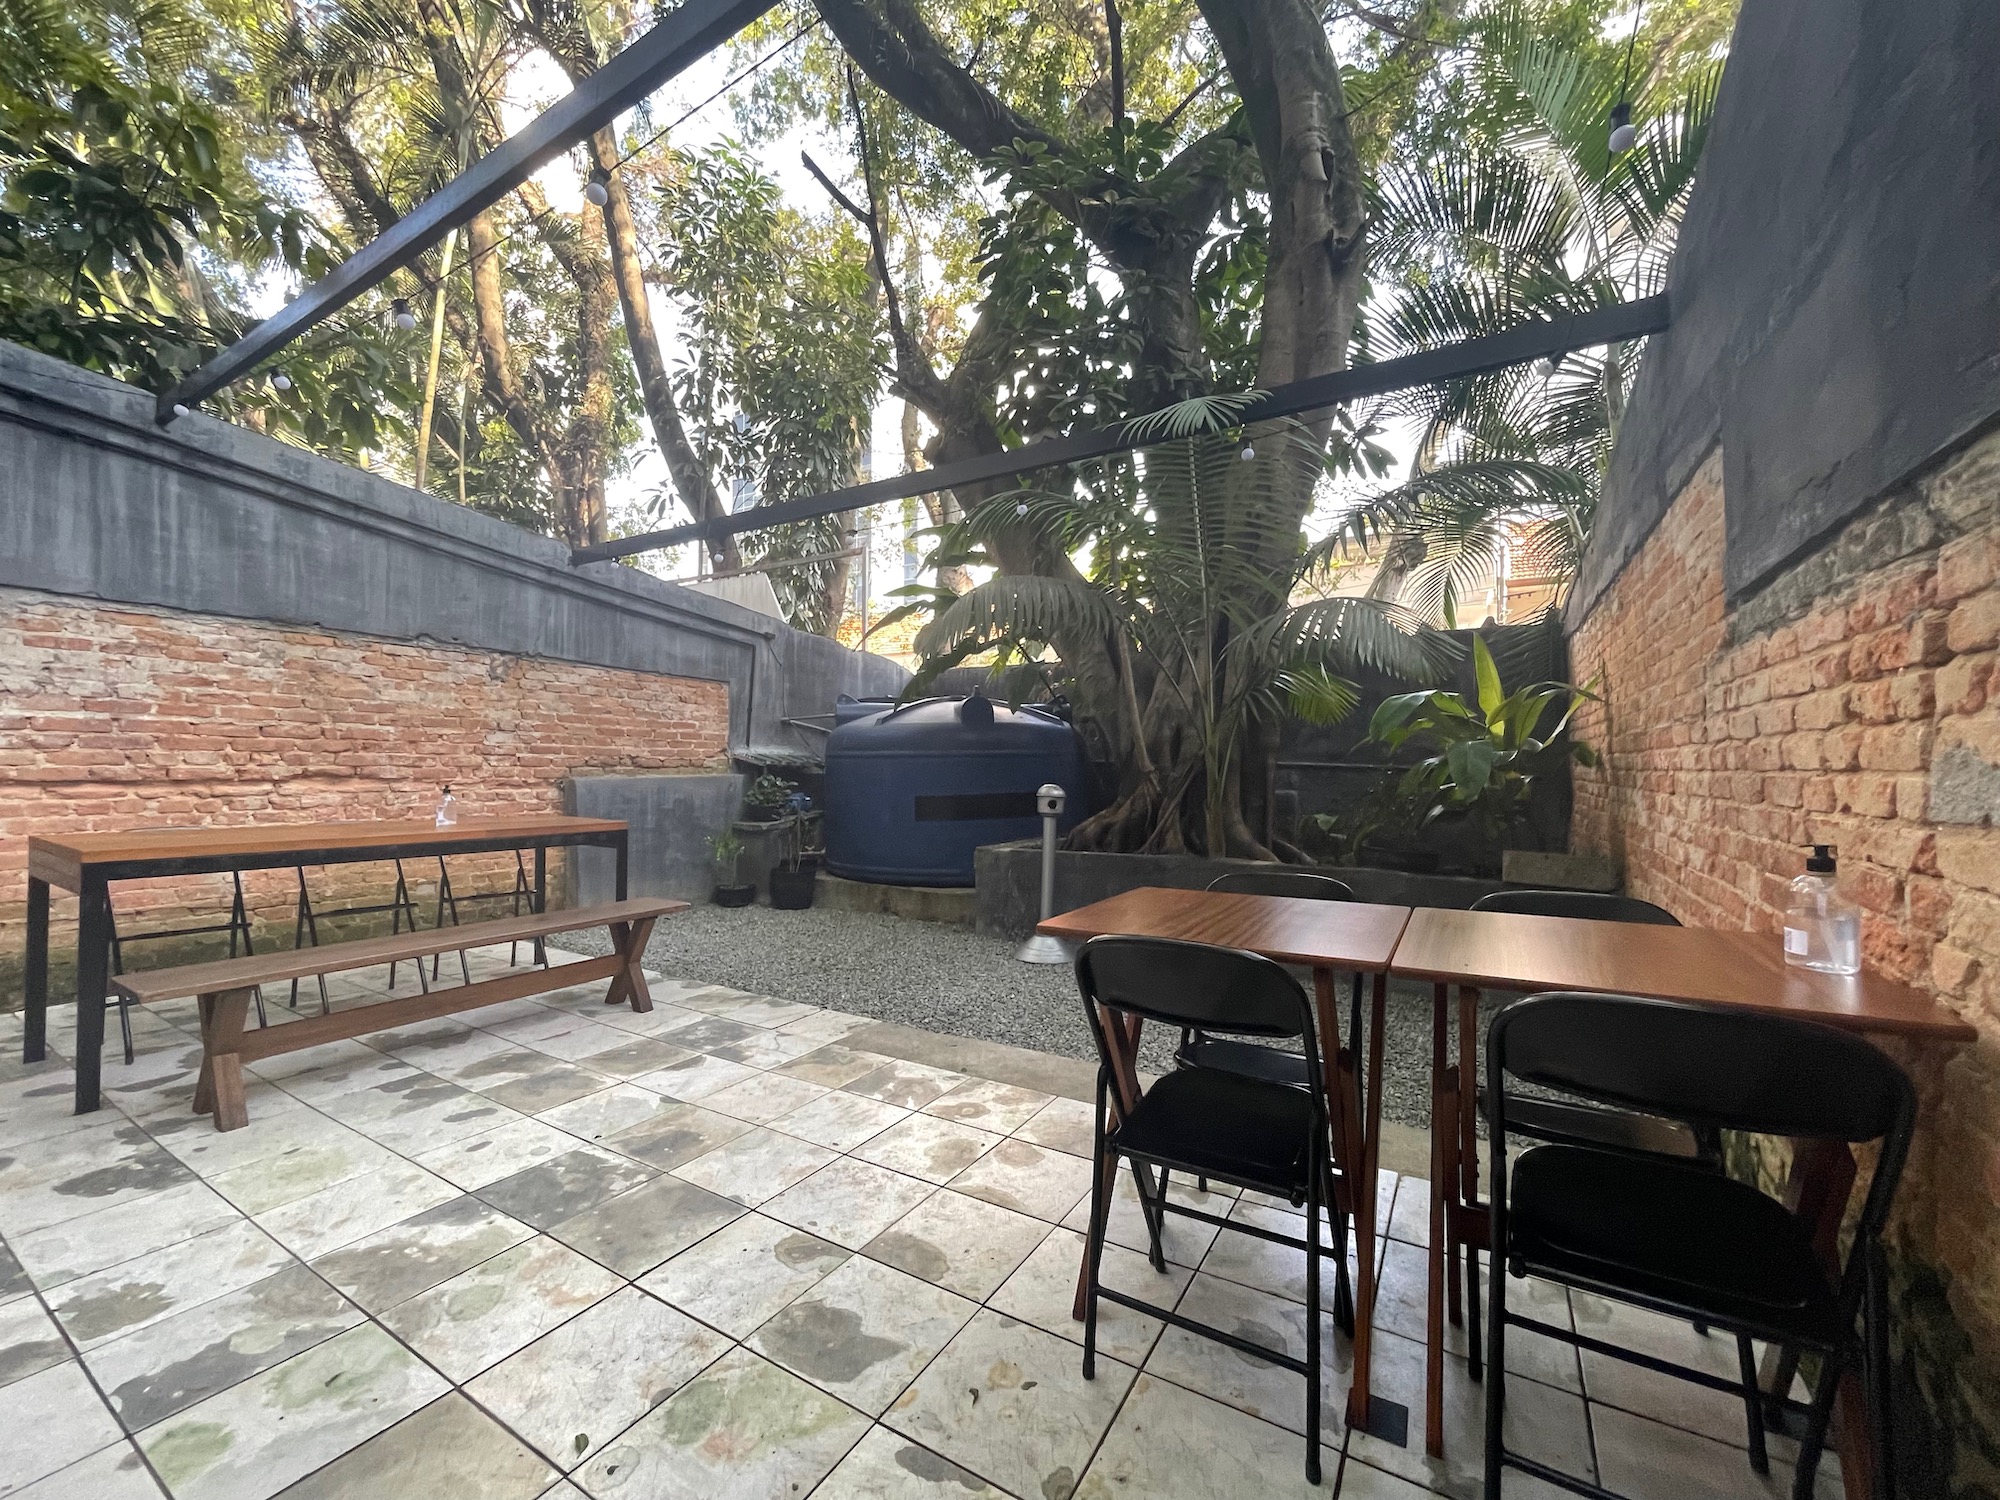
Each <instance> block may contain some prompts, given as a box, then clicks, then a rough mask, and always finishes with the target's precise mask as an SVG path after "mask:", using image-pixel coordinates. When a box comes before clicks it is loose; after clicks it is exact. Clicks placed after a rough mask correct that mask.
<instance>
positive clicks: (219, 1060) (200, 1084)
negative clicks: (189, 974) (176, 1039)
mask: <svg viewBox="0 0 2000 1500" xmlns="http://www.w3.org/2000/svg"><path fill="white" fill-rule="evenodd" d="M254 994H255V992H254V991H252V990H247V989H246V990H224V991H222V992H221V993H220V994H215V995H203V996H202V997H201V1010H202V1025H201V1042H202V1059H201V1076H200V1078H199V1079H198V1080H197V1081H196V1083H195V1108H196V1109H197V1110H201V1112H202V1113H204V1114H206V1113H211V1112H212V1113H213V1114H214V1115H215V1128H216V1129H217V1130H241V1129H242V1128H243V1127H244V1126H245V1125H248V1124H249V1123H250V1112H249V1109H248V1107H247V1106H246V1105H245V1103H244V1100H243V1057H242V1046H243V1022H244V1020H245V1019H246V1018H247V1017H248V1015H249V1013H250V1002H251V1000H252V998H253V997H254ZM204 1104H206V1106H207V1108H203V1106H204Z"/></svg>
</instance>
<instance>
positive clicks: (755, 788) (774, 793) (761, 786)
mask: <svg viewBox="0 0 2000 1500" xmlns="http://www.w3.org/2000/svg"><path fill="white" fill-rule="evenodd" d="M798 789H799V788H798V783H797V782H794V781H787V780H785V778H784V777H782V776H774V775H772V774H771V773H770V772H769V771H766V772H765V773H764V774H763V775H762V776H759V777H758V778H757V779H756V780H755V781H753V782H751V783H750V790H749V791H747V792H745V793H744V794H743V821H744V822H746V823H775V822H777V821H778V820H779V819H780V818H782V817H785V816H786V815H787V814H789V813H790V812H791V810H792V806H791V804H792V797H793V795H794V794H795V793H796V792H797V791H798Z"/></svg>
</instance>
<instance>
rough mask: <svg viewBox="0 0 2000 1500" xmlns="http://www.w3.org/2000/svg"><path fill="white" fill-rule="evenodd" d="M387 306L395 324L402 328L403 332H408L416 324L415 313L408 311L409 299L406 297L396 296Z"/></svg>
mask: <svg viewBox="0 0 2000 1500" xmlns="http://www.w3.org/2000/svg"><path fill="white" fill-rule="evenodd" d="M389 307H390V311H391V314H392V315H393V316H394V317H395V319H396V326H397V327H398V328H400V329H402V330H403V332H405V333H408V332H409V331H410V330H411V329H412V328H415V327H416V326H417V315H416V314H415V313H413V312H411V311H410V299H409V298H408V297H398V298H396V300H395V301H393V302H391V303H390V304H389Z"/></svg>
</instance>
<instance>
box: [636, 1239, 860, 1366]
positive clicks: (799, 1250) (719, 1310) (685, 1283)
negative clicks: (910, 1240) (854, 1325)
mask: <svg viewBox="0 0 2000 1500" xmlns="http://www.w3.org/2000/svg"><path fill="white" fill-rule="evenodd" d="M847 1257H848V1252H847V1251H846V1250H843V1249H842V1248H841V1247H840V1246H838V1245H835V1244H832V1243H830V1242H829V1241H826V1240H822V1239H819V1238H817V1237H815V1236H813V1235H810V1234H805V1233H802V1232H801V1231H799V1230H797V1229H794V1228H793V1227H792V1226H791V1225H789V1224H780V1223H779V1222H778V1221H777V1220H775V1219H767V1218H765V1217H764V1216H763V1215H761V1214H754V1213H752V1214H745V1215H744V1216H743V1217H742V1218H740V1219H738V1220H736V1221H735V1222H734V1223H732V1224H730V1225H728V1226H727V1227H726V1228H723V1229H718V1230H717V1231H716V1232H715V1233H714V1234H711V1235H710V1236H709V1237H708V1238H707V1239H705V1240H703V1241H701V1243H699V1244H697V1245H694V1246H692V1247H691V1248H689V1249H686V1250H683V1251H682V1252H681V1253H680V1254H679V1255H677V1256H675V1257H674V1258H673V1259H672V1260H670V1261H668V1262H667V1263H666V1264H665V1265H663V1266H661V1267H660V1268H659V1269H658V1270H656V1271H654V1272H652V1274H650V1275H649V1276H647V1277H646V1278H645V1279H644V1280H643V1281H641V1282H640V1285H641V1286H643V1287H645V1288H646V1289H647V1290H648V1291H650V1292H653V1293H655V1294H657V1295H658V1296H661V1297H664V1298H665V1299H666V1300H667V1301H668V1302H671V1303H672V1304H673V1305H674V1306H675V1307H678V1308H681V1309H682V1310H683V1311H686V1312H689V1313H692V1314H693V1315H694V1316H695V1317H697V1318H699V1319H701V1320H702V1322H704V1323H707V1324H709V1325H710V1326H711V1327H715V1328H720V1329H721V1330H722V1331H723V1332H724V1333H727V1334H728V1335H729V1336H730V1337H732V1338H737V1339H746V1338H748V1337H749V1336H750V1335H751V1334H752V1333H754V1332H756V1331H757V1329H758V1328H760V1327H762V1326H763V1324H764V1323H765V1322H766V1321H768V1320H769V1319H770V1318H771V1317H772V1316H773V1315H775V1314H776V1313H778V1312H779V1311H781V1310H782V1309H783V1308H784V1307H786V1306H787V1305H788V1304H790V1303H791V1302H792V1301H793V1300H794V1299H796V1298H798V1297H800V1296H803V1295H804V1294H805V1293H806V1292H808V1291H810V1290H811V1289H812V1288H813V1287H814V1286H816V1285H818V1284H819V1282H820V1281H821V1280H822V1279H823V1278H825V1276H826V1275H827V1274H828V1273H829V1272H830V1271H832V1270H833V1269H834V1268H835V1267H837V1266H839V1265H840V1264H841V1263H842V1262H844V1261H845V1260H846V1259H847Z"/></svg>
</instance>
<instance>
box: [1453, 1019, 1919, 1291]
mask: <svg viewBox="0 0 2000 1500" xmlns="http://www.w3.org/2000/svg"><path fill="white" fill-rule="evenodd" d="M1486 1049H1487V1050H1486V1109H1487V1119H1488V1120H1489V1121H1491V1122H1492V1124H1493V1130H1492V1141H1491V1149H1492V1154H1493V1159H1494V1163H1495V1166H1494V1171H1495V1172H1496V1173H1497V1172H1500V1171H1501V1170H1502V1168H1501V1167H1500V1165H1499V1163H1500V1162H1502V1161H1503V1160H1504V1159H1505V1152H1506V1150H1507V1132H1508V1129H1509V1126H1510V1124H1511V1120H1510V1117H1509V1115H1508V1112H1507V1109H1508V1102H1509V1096H1508V1091H1507V1089H1506V1087H1505V1080H1506V1079H1507V1078H1508V1077H1510V1076H1511V1077H1514V1078H1518V1079H1522V1080H1525V1081H1527V1082H1530V1083H1538V1084H1543V1085H1546V1086H1548V1087H1551V1088H1557V1089H1561V1090H1563V1091H1565V1092H1567V1093H1572V1094H1579V1095H1582V1096H1583V1097H1585V1098H1588V1099H1596V1100H1598V1101H1600V1102H1602V1103H1606V1104H1611V1105H1617V1106H1621V1107H1624V1108H1627V1109H1638V1110H1642V1111H1645V1112H1647V1113H1650V1114H1658V1115H1665V1116H1668V1117H1671V1118H1675V1119H1683V1120H1689V1121H1691V1122H1692V1123H1694V1124H1697V1125H1712V1126H1715V1127H1718V1128H1720V1129H1724V1130H1745V1131H1751V1132H1754V1133H1757V1134H1761V1135H1788V1136H1805V1137H1811V1138H1815V1139H1818V1140H1824V1141H1843V1142H1849V1143H1852V1142H1857V1141H1871V1140H1879V1141H1880V1142H1881V1143H1882V1146H1881V1150H1880V1152H1879V1154H1878V1155H1877V1157H1876V1162H1875V1174H1874V1176H1873V1178H1872V1179H1871V1180H1870V1182H1869V1184H1868V1196H1867V1198H1866V1199H1865V1200H1864V1201H1863V1203H1862V1206H1861V1213H1860V1217H1859V1219H1858V1221H1857V1222H1856V1225H1855V1229H1856V1234H1855V1239H1854V1242H1853V1253H1850V1254H1849V1255H1848V1256H1847V1258H1846V1262H1845V1264H1844V1265H1843V1266H1842V1267H1841V1270H1840V1295H1841V1297H1842V1299H1843V1305H1844V1307H1845V1309H1846V1315H1847V1317H1848V1318H1849V1319H1850V1320H1851V1318H1852V1316H1853V1313H1854V1310H1855V1309H1856V1307H1857V1306H1858V1305H1859V1299H1860V1297H1861V1294H1862V1282H1863V1277H1864V1272H1865V1270H1866V1261H1867V1259H1868V1256H1867V1255H1865V1254H1863V1253H1861V1252H1862V1251H1863V1248H1864V1247H1873V1246H1874V1245H1875V1244H1876V1243H1877V1242H1879V1240H1880V1238H1881V1234H1882V1230H1883V1226H1884V1225H1886V1224H1887V1223H1888V1219H1889V1208H1890V1205H1891V1203H1892V1202H1893V1201H1894V1199H1895V1195H1896V1186H1897V1184H1898V1182H1900V1181H1901V1179H1902V1175H1903V1164H1904V1162H1905V1161H1906V1160H1907V1159H1908V1157H1909V1152H1910V1135H1911V1132H1912V1131H1913V1129H1914V1128H1915V1121H1916V1111H1917V1101H1916V1090H1915V1089H1914V1088H1913V1087H1912V1086H1911V1084H1910V1080H1909V1076H1908V1075H1907V1074H1905V1073H1904V1072H1903V1070H1902V1069H1901V1068H1900V1067H1898V1066H1897V1065H1896V1064H1895V1063H1894V1062H1892V1061H1891V1060H1890V1059H1889V1057H1888V1056H1887V1055H1886V1054H1884V1053H1883V1052H1882V1051H1881V1050H1880V1049H1878V1048H1876V1047H1874V1046H1872V1045H1870V1044H1869V1043H1868V1042H1866V1041H1864V1040H1863V1039H1862V1038H1860V1037H1858V1036H1855V1035H1853V1034H1852V1033H1849V1032H1845V1031H1837V1030H1835V1029H1834V1028H1833V1027H1831V1026H1823V1025H1821V1024H1819V1023H1818V1022H1814V1021H1801V1020H1795V1019H1793V1018H1791V1017H1788V1016H1770V1015H1760V1014H1758V1013H1757V1012H1755V1011H1747V1010H1739V1009H1735V1008H1732V1007H1725V1006H1715V1005H1690V1004H1687V1003H1684V1002H1678V1001H1671V1000H1644V999H1640V998H1638V997H1637V996H1633V995H1584V994H1576V993H1572V992H1565V991H1558V992H1556V993H1553V994H1547V995H1535V996H1532V997H1530V998H1529V999H1526V1000H1522V1001H1519V1002H1517V1003H1516V1004H1514V1005H1512V1006H1510V1007H1508V1008H1507V1009H1506V1010H1503V1011H1502V1012H1501V1013H1500V1014H1499V1015H1497V1016H1495V1017H1494V1018H1493V1024H1492V1026H1491V1027H1489V1028H1488V1030H1487V1034H1486ZM1493 1197H1494V1203H1495V1205H1496V1207H1497V1209H1498V1211H1499V1212H1500V1213H1501V1214H1503V1215H1504V1213H1505V1203H1506V1188H1505V1184H1504V1183H1502V1182H1497V1181H1496V1183H1495V1186H1494V1195H1493ZM1496 1222H1497V1221H1496ZM1498 1232H1499V1231H1498V1230H1497V1229H1496V1233H1498ZM1869 1253H1871V1254H1872V1253H1873V1251H1872V1248H1871V1249H1870V1251H1869Z"/></svg>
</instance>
